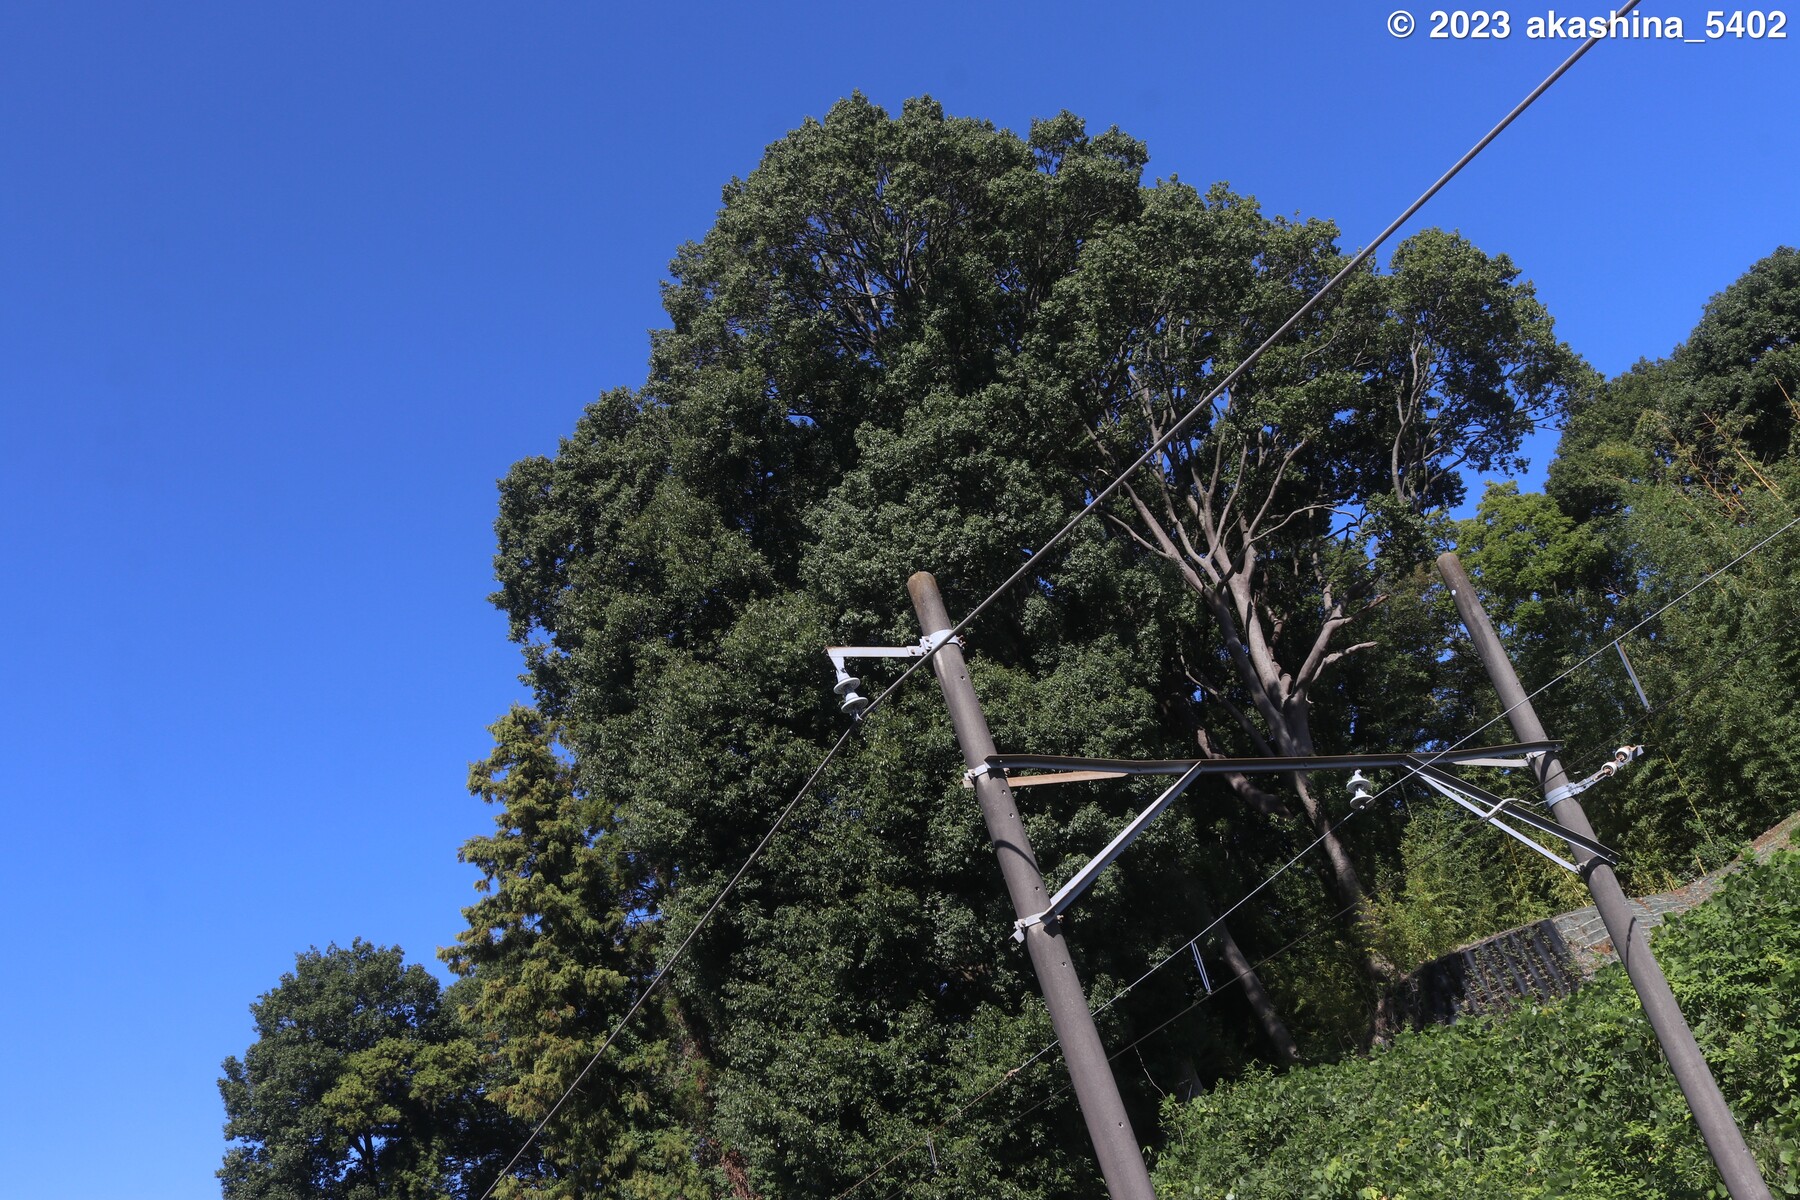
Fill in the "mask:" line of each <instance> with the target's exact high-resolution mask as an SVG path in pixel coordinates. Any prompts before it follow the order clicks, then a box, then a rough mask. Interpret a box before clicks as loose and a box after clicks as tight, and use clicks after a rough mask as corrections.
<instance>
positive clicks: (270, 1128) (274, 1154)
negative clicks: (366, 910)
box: [218, 938, 510, 1200]
mask: <svg viewBox="0 0 1800 1200" xmlns="http://www.w3.org/2000/svg"><path fill="white" fill-rule="evenodd" d="M250 1011H251V1012H252V1013H253V1014H254V1016H255V1018H256V1031H257V1041H256V1042H255V1043H254V1044H253V1045H252V1046H251V1047H250V1048H249V1050H248V1051H246V1052H245V1054H244V1057H243V1058H242V1059H241V1060H240V1059H238V1058H235V1057H233V1058H227V1059H226V1060H225V1064H224V1070H225V1075H224V1078H222V1079H220V1080H219V1092H220V1095H221V1096H222V1097H223V1099H224V1101H225V1114H226V1117H227V1118H228V1120H227V1123H226V1126H225V1136H226V1137H227V1138H230V1139H233V1140H234V1141H235V1142H237V1145H235V1146H234V1147H233V1148H232V1149H231V1151H230V1152H229V1153H228V1154H227V1155H226V1157H225V1165H224V1166H223V1167H222V1168H220V1170H219V1173H218V1174H219V1179H220V1181H221V1184H222V1186H223V1190H224V1195H225V1196H226V1198H227V1200H251V1198H257V1200H264V1198H266V1200H302V1198H303V1197H324V1198H327V1200H372V1198H373V1197H377V1196H389V1197H401V1198H417V1200H424V1198H425V1197H435V1196H442V1195H446V1194H449V1195H457V1196H461V1195H465V1194H466V1189H467V1188H468V1187H469V1186H470V1184H471V1182H472V1180H473V1178H474V1177H475V1176H476V1175H478V1174H480V1169H481V1168H486V1169H489V1170H491V1169H492V1168H493V1166H494V1164H493V1163H492V1162H491V1161H488V1160H489V1159H491V1156H492V1154H493V1153H494V1151H495V1148H496V1147H497V1145H498V1144H499V1143H500V1142H501V1141H502V1140H503V1139H504V1138H505V1136H506V1135H507V1134H508V1133H510V1130H507V1129H505V1128H504V1126H502V1125H499V1124H498V1123H497V1122H496V1121H495V1119H494V1117H493V1115H492V1114H491V1112H490V1110H488V1109H487V1108H486V1106H485V1105H484V1104H483V1103H482V1101H481V1099H480V1091H481V1083H482V1079H481V1071H480V1053H479V1051H478V1049H477V1047H476V1046H475V1044H474V1042H473V1041H471V1040H470V1039H469V1038H467V1037H466V1036H464V1033H463V1030H462V1029H461V1027H460V1025H459V1024H458V1022H457V1020H456V1015H455V1009H454V1006H453V1005H449V1004H446V1003H444V1002H443V1001H442V998H441V997H440V995H439V988H438V982H437V980H436V979H435V978H433V977H432V976H431V975H430V974H429V973H428V972H427V971H426V970H425V968H423V967H421V966H418V965H417V964H415V965H413V966H410V967H409V966H405V965H404V964H403V960H402V954H401V951H400V950H399V948H398V947H392V948H384V947H379V946H374V945H371V944H370V943H368V942H364V941H362V940H361V939H360V938H359V939H357V941H355V942H354V943H353V944H352V945H351V946H349V947H347V948H343V947H339V946H336V945H332V946H329V947H327V948H326V949H325V950H324V951H322V952H321V951H320V950H318V949H317V948H314V949H312V950H308V951H306V952H304V953H302V954H300V955H299V956H297V958H296V961H295V965H294V970H293V971H292V972H290V973H288V974H285V975H283V976H282V977H281V982H280V984H279V985H278V986H276V987H275V988H274V989H272V990H270V991H269V992H266V993H264V994H263V996H262V997H261V998H259V999H258V1000H257V1001H256V1003H255V1004H252V1005H251V1006H250Z"/></svg>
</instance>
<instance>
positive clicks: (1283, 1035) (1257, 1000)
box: [1199, 899, 1300, 1067]
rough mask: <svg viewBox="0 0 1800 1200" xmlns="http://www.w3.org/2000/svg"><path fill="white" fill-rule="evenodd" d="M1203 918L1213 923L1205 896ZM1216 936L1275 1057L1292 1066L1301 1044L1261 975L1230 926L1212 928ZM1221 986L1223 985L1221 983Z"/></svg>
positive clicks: (1222, 923)
mask: <svg viewBox="0 0 1800 1200" xmlns="http://www.w3.org/2000/svg"><path fill="white" fill-rule="evenodd" d="M1199 905H1200V919H1201V920H1202V921H1204V922H1205V923H1206V924H1208V925H1212V923H1213V914H1212V906H1211V905H1209V904H1207V902H1206V901H1205V900H1204V899H1201V900H1200V901H1199ZM1212 937H1213V939H1214V940H1215V941H1216V942H1217V943H1218V946H1219V952H1220V953H1221V954H1223V955H1224V956H1225V963H1226V965H1227V966H1229V967H1230V968H1231V976H1232V978H1233V979H1234V980H1236V981H1239V982H1241V983H1242V984H1243V985H1244V998H1245V999H1246V1000H1248V1001H1249V1002H1250V1009H1251V1011H1252V1012H1254V1013H1255V1014H1256V1020H1257V1023H1258V1024H1260V1025H1261V1026H1262V1028H1263V1034H1264V1035H1265V1036H1266V1037H1267V1038H1268V1039H1269V1045H1270V1046H1271V1047H1273V1048H1274V1051H1275V1059H1276V1061H1277V1062H1280V1063H1281V1064H1282V1065H1283V1066H1289V1067H1291V1066H1293V1065H1294V1064H1295V1063H1298V1062H1299V1061H1300V1047H1299V1046H1297V1045H1295V1044H1294V1035H1293V1034H1292V1033H1289V1032H1288V1027H1287V1022H1286V1021H1283V1020H1282V1019H1281V1014H1280V1013H1279V1012H1277V1011H1276V1009H1275V1001H1274V1000H1273V999H1271V998H1270V997H1269V991H1268V989H1267V988H1265V987H1263V982H1262V978H1261V977H1260V976H1259V975H1257V973H1256V969H1255V968H1254V967H1252V966H1251V965H1250V960H1249V959H1247V958H1245V957H1244V952H1243V951H1242V950H1241V949H1239V948H1238V944H1237V939H1236V938H1234V937H1232V936H1231V929H1230V927H1229V926H1227V925H1226V924H1225V923H1224V922H1222V921H1221V922H1220V923H1219V924H1218V925H1217V926H1215V927H1214V929H1213V931H1212ZM1219 986H1220V987H1223V986H1224V984H1223V983H1220V985H1219Z"/></svg>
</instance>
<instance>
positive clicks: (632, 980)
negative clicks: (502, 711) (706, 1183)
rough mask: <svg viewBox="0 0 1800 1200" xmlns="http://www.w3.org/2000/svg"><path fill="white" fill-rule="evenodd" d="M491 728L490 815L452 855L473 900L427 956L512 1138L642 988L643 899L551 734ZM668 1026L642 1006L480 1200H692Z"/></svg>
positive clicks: (685, 1087) (694, 1186) (680, 1077)
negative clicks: (472, 876) (487, 1064)
mask: <svg viewBox="0 0 1800 1200" xmlns="http://www.w3.org/2000/svg"><path fill="white" fill-rule="evenodd" d="M492 732H493V735H494V742H495V745H494V750H493V752H492V753H491V754H490V755H489V756H488V757H487V758H486V759H484V760H483V761H481V762H478V763H476V764H475V765H474V766H473V767H472V768H471V770H470V776H469V787H470V790H471V791H472V792H474V793H475V794H476V795H478V796H480V797H482V798H483V799H484V800H486V801H488V802H489V803H490V804H493V805H495V806H496V807H497V809H498V810H499V811H497V812H496V813H495V814H494V823H495V826H496V828H495V832H494V833H493V834H491V835H488V836H486V837H476V838H471V839H470V840H469V841H468V842H467V843H466V844H465V845H464V846H463V848H462V853H461V858H462V860H463V861H464V862H468V863H473V864H474V865H476V866H477V867H479V868H481V871H482V878H481V880H480V881H479V882H478V883H477V885H476V886H477V887H478V888H480V890H481V891H482V892H483V893H484V895H483V896H482V898H481V899H480V900H479V901H477V902H476V903H475V904H474V905H472V906H470V907H469V908H467V909H465V910H464V916H465V917H466V918H467V919H468V922H469V927H468V928H467V929H465V930H463V931H462V932H461V933H460V934H458V935H457V944H456V946H454V947H452V948H449V949H446V950H444V951H442V952H441V954H442V957H443V958H444V959H445V960H446V961H447V962H448V963H449V964H450V966H451V967H452V969H454V970H455V971H457V972H458V973H459V974H461V975H463V976H465V977H466V979H465V984H464V991H463V1000H464V1002H465V1004H466V1018H467V1020H468V1023H469V1025H470V1027H471V1028H473V1029H475V1030H479V1037H480V1040H481V1042H482V1044H483V1045H484V1047H486V1048H487V1049H488V1050H489V1051H490V1053H491V1054H492V1056H493V1058H494V1060H495V1074H496V1077H497V1083H496V1085H495V1086H494V1087H493V1088H492V1090H491V1093H490V1095H491V1099H492V1100H493V1101H494V1102H495V1103H497V1104H498V1105H499V1106H500V1108H501V1109H502V1110H504V1111H505V1112H506V1113H507V1114H508V1115H509V1116H511V1117H513V1118H515V1119H516V1121H517V1123H518V1128H520V1129H526V1128H534V1127H536V1126H537V1124H538V1123H539V1122H540V1121H541V1120H543V1118H544V1117H545V1116H546V1114H548V1113H549V1112H550V1110H551V1107H552V1106H553V1105H555V1104H556V1102H557V1101H558V1099H559V1098H561V1097H562V1096H563V1094H564V1093H565V1092H567V1091H568V1089H569V1087H570V1085H572V1084H573V1083H574V1082H575V1080H576V1078H577V1076H578V1075H579V1074H580V1072H581V1071H582V1069H583V1068H584V1067H585V1066H586V1065H587V1063H588V1062H589V1061H590V1059H592V1057H593V1056H594V1054H595V1053H596V1052H597V1051H598V1049H599V1047H600V1043H601V1041H602V1039H603V1038H604V1037H605V1036H606V1034H607V1033H608V1031H609V1030H610V1029H611V1028H612V1027H613V1026H614V1025H615V1024H616V1023H617V1021H618V1019H619V1017H620V1016H621V1015H622V1014H623V1013H624V1011H625V1008H626V1006H627V1005H628V1004H629V1003H630V1001H631V999H632V998H633V996H634V995H635V993H636V989H638V988H640V987H642V986H643V985H644V982H645V976H646V974H647V972H648V970H649V967H650V962H649V958H648V949H649V947H650V944H651V941H650V938H649V936H648V931H647V930H646V929H645V928H644V924H643V918H644V913H645V911H646V910H647V908H648V907H649V906H651V905H653V904H654V902H655V901H654V897H653V896H652V895H650V894H648V893H647V892H645V891H643V890H641V889H642V888H644V887H645V886H646V884H647V881H646V880H644V879H642V878H641V877H638V876H635V875H634V874H633V873H632V871H631V870H630V864H629V863H628V862H627V861H625V854H624V851H623V850H622V849H621V847H620V842H619V839H618V838H617V837H616V836H613V833H612V825H613V814H612V812H611V810H610V809H609V808H608V807H607V806H606V805H604V804H602V803H601V802H599V801H598V800H597V799H596V798H594V797H591V796H589V795H587V794H585V793H583V792H582V791H581V790H580V789H579V787H578V786H577V785H576V783H575V780H574V773H573V771H572V770H571V768H570V767H569V765H568V764H567V762H565V761H564V759H563V758H562V757H560V756H559V753H558V748H557V745H556V732H555V728H554V726H552V725H551V724H549V723H548V722H546V721H545V720H544V719H543V718H542V717H540V716H539V715H538V714H537V713H535V712H533V711H531V710H529V709H524V708H517V707H515V708H514V709H513V710H512V711H511V712H509V713H507V715H506V716H504V717H502V718H501V719H500V720H499V721H498V722H496V723H495V724H494V726H493V729H492ZM669 1024H670V1022H669V1020H668V1012H667V1008H666V1002H663V1001H657V1002H653V1003H652V1004H651V1005H650V1006H649V1007H648V1009H647V1011H645V1012H644V1013H643V1014H642V1015H641V1016H640V1018H639V1019H638V1020H637V1021H636V1022H634V1024H633V1025H632V1026H631V1028H629V1029H628V1030H626V1031H625V1032H624V1033H623V1034H622V1036H621V1038H620V1039H619V1040H618V1041H617V1042H615V1044H614V1045H613V1046H612V1047H611V1048H610V1050H609V1051H608V1057H607V1059H606V1061H605V1064H604V1067H603V1069H600V1070H598V1071H596V1072H594V1073H591V1074H589V1076H588V1077H587V1079H586V1080H585V1081H584V1082H583V1085H582V1086H581V1087H580V1088H579V1089H577V1090H576V1091H575V1093H574V1094H573V1095H571V1096H570V1098H569V1100H568V1102H567V1103H565V1104H564V1105H563V1106H562V1107H561V1108H560V1109H559V1110H558V1111H557V1113H556V1115H555V1117H554V1118H552V1119H551V1121H550V1123H549V1124H548V1125H547V1126H545V1128H544V1130H543V1132H542V1133H541V1134H539V1136H538V1137H537V1138H536V1140H535V1141H534V1143H533V1145H532V1147H531V1149H530V1151H529V1154H528V1155H527V1157H525V1158H523V1159H521V1160H520V1163H519V1165H517V1166H515V1167H514V1168H513V1171H512V1173H511V1174H510V1175H509V1176H508V1178H507V1179H506V1180H505V1181H504V1183H503V1184H502V1185H501V1186H500V1188H499V1189H498V1190H497V1191H496V1192H495V1193H494V1194H495V1195H496V1196H498V1197H501V1198H502V1200H504V1198H506V1197H515V1196H543V1197H633V1198H643V1200H650V1198H652V1197H659V1196H660V1197H673V1196H683V1195H693V1194H700V1193H701V1192H702V1191H703V1190H704V1188H703V1176H702V1174H701V1171H700V1168H699V1166H698V1164H697V1163H696V1161H695V1156H694V1154H693V1150H694V1146H695V1144H696V1143H695V1139H694V1137H693V1136H692V1134H691V1133H690V1132H689V1129H690V1126H689V1124H688V1123H687V1122H686V1121H685V1120H684V1118H685V1117H686V1116H687V1115H688V1110H689V1109H690V1108H691V1107H692V1106H693V1105H694V1104H695V1103H696V1102H697V1094H696V1084H697V1079H696V1077H695V1076H694V1075H693V1074H692V1067H691V1064H690V1063H688V1062H687V1061H686V1057H687V1056H685V1055H684V1054H683V1050H682V1045H681V1042H680V1039H679V1038H677V1037H674V1036H672V1035H671V1033H670V1030H669ZM521 1140H522V1139H521ZM715 1157H716V1156H715ZM488 1182H491V1180H489V1181H488Z"/></svg>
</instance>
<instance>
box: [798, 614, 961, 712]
mask: <svg viewBox="0 0 1800 1200" xmlns="http://www.w3.org/2000/svg"><path fill="white" fill-rule="evenodd" d="M949 641H954V642H956V644H957V645H959V646H960V645H962V639H961V638H952V637H951V636H950V631H949V630H948V629H940V630H938V631H937V632H936V633H928V634H926V635H925V636H924V637H922V638H920V639H919V644H918V645H916V646H827V647H825V655H826V657H827V658H829V659H831V666H832V669H833V670H835V671H836V672H837V685H836V686H835V687H834V688H832V690H833V691H835V692H836V693H837V694H838V695H840V696H842V697H843V698H844V699H843V702H842V703H841V704H839V705H838V707H839V708H840V709H842V710H843V711H844V712H847V713H849V714H850V715H851V716H853V717H856V718H857V719H859V720H860V719H861V718H862V715H863V713H865V712H867V711H868V708H869V705H871V704H873V703H874V701H873V700H870V699H869V698H868V697H867V696H865V695H863V694H862V693H861V688H862V680H860V679H858V678H857V677H856V676H854V675H852V674H850V660H851V659H853V658H923V657H925V656H926V655H928V654H932V653H934V652H936V650H937V648H938V647H939V646H942V645H943V644H944V643H945V642H949Z"/></svg>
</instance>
